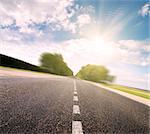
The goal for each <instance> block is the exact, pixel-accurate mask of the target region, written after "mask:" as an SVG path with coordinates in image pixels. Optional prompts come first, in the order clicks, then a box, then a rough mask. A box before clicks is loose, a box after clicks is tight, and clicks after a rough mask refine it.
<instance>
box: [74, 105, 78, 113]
mask: <svg viewBox="0 0 150 134" xmlns="http://www.w3.org/2000/svg"><path fill="white" fill-rule="evenodd" d="M73 114H80V108H79V106H78V105H73Z"/></svg>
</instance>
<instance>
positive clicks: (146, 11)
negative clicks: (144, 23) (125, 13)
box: [138, 3, 150, 17]
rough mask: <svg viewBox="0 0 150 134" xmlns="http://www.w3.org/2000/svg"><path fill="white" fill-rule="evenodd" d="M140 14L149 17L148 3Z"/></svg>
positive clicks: (149, 8) (149, 6)
mask: <svg viewBox="0 0 150 134" xmlns="http://www.w3.org/2000/svg"><path fill="white" fill-rule="evenodd" d="M138 13H139V14H140V15H141V16H143V17H144V16H146V15H149V14H150V4H149V3H147V4H145V5H144V6H143V7H142V8H141V9H140V10H139V11H138Z"/></svg>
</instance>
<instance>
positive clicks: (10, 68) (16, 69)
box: [0, 66, 55, 75]
mask: <svg viewBox="0 0 150 134" xmlns="http://www.w3.org/2000/svg"><path fill="white" fill-rule="evenodd" d="M0 68H2V69H3V68H4V69H8V70H12V71H13V70H14V71H22V72H32V73H37V74H50V73H46V72H38V71H31V70H25V69H19V68H12V67H4V66H0ZM50 75H55V74H50Z"/></svg>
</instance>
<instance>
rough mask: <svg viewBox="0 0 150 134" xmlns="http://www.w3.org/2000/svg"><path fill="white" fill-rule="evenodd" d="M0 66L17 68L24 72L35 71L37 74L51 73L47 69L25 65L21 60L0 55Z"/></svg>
mask: <svg viewBox="0 0 150 134" xmlns="http://www.w3.org/2000/svg"><path fill="white" fill-rule="evenodd" d="M0 66H4V67H12V68H18V69H24V70H31V71H37V72H45V73H51V72H50V71H49V70H47V69H44V68H41V67H39V66H35V65H32V64H30V63H27V62H24V61H22V60H19V59H15V58H12V57H9V56H6V55H3V54H0Z"/></svg>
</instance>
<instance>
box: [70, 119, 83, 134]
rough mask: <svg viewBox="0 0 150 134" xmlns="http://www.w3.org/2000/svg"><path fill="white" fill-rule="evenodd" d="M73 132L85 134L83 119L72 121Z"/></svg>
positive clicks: (73, 133) (74, 133)
mask: <svg viewBox="0 0 150 134" xmlns="http://www.w3.org/2000/svg"><path fill="white" fill-rule="evenodd" d="M72 134H83V130H82V123H81V121H73V122H72Z"/></svg>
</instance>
